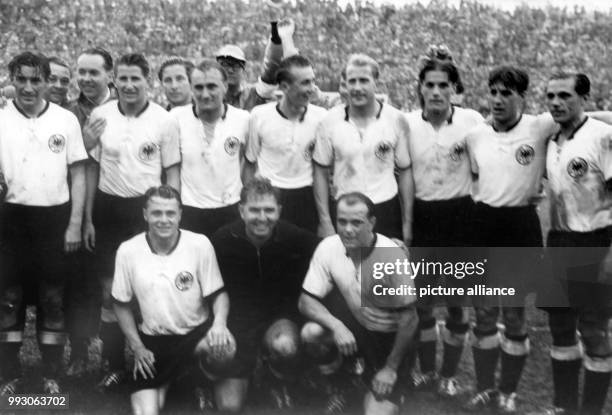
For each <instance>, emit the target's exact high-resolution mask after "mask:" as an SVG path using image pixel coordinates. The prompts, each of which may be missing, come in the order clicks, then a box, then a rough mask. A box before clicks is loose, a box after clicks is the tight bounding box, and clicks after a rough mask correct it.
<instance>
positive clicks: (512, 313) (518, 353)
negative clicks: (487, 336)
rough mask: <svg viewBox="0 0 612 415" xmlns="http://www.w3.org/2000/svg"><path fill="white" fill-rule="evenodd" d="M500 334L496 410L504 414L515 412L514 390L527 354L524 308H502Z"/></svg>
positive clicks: (527, 339) (527, 341) (527, 342)
mask: <svg viewBox="0 0 612 415" xmlns="http://www.w3.org/2000/svg"><path fill="white" fill-rule="evenodd" d="M503 322H504V325H505V327H506V329H505V331H504V332H503V333H502V334H501V375H500V383H499V392H500V395H499V400H498V407H499V408H498V409H500V410H501V411H502V412H505V413H513V412H516V410H517V409H516V390H517V388H518V383H519V381H520V379H521V375H522V373H523V368H524V367H525V362H526V360H527V355H528V354H529V338H528V337H527V327H526V325H525V308H524V307H504V308H503Z"/></svg>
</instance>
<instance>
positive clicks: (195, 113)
mask: <svg viewBox="0 0 612 415" xmlns="http://www.w3.org/2000/svg"><path fill="white" fill-rule="evenodd" d="M227 110H228V104H227V102H225V103H223V114H221V120H223V121H225V117H227ZM191 112H193V116H194V117H196V118H197V119H198V120H199V119H200V117H198V111H197V110H196V104H195V102H194V103H193V104H191Z"/></svg>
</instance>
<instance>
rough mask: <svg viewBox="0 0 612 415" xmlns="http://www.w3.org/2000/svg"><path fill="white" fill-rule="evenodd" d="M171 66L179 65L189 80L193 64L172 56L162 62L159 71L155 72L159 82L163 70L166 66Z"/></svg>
mask: <svg viewBox="0 0 612 415" xmlns="http://www.w3.org/2000/svg"><path fill="white" fill-rule="evenodd" d="M173 65H180V66H182V67H183V68H185V73H186V74H187V78H189V73H190V72H191V71H192V70H193V62H191V61H188V60H186V59H183V58H180V57H178V56H173V57H171V58H168V59H166V60H165V61H163V62H162V64H161V66H160V67H159V71H158V72H157V77H158V78H159V80H160V81H163V79H162V77H163V76H164V70H165V69H166V68H167V67H168V66H173Z"/></svg>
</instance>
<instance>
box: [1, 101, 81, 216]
mask: <svg viewBox="0 0 612 415" xmlns="http://www.w3.org/2000/svg"><path fill="white" fill-rule="evenodd" d="M83 160H87V153H86V151H85V147H84V146H83V138H82V136H81V127H80V125H79V121H78V120H77V118H76V117H75V116H74V114H72V113H71V112H70V111H67V110H65V109H63V108H61V107H59V106H58V105H55V104H53V103H48V104H47V107H46V108H45V109H44V110H43V112H42V113H41V114H40V115H39V116H38V117H36V118H29V117H28V116H27V115H25V113H23V112H22V111H21V110H20V109H19V108H18V107H17V105H16V104H15V102H14V101H11V102H9V103H8V104H7V106H6V107H5V108H4V109H2V110H0V172H2V173H3V174H4V177H5V180H6V184H7V186H8V193H7V195H6V199H5V200H6V202H9V203H15V204H20V205H27V206H57V205H61V204H63V203H66V202H68V200H69V199H70V191H69V186H68V168H69V166H70V165H71V164H74V163H76V162H79V161H83Z"/></svg>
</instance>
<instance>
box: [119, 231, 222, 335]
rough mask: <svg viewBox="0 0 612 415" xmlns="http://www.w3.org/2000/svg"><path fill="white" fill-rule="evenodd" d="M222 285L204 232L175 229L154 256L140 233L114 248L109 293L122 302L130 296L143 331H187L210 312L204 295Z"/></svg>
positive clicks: (168, 332)
mask: <svg viewBox="0 0 612 415" xmlns="http://www.w3.org/2000/svg"><path fill="white" fill-rule="evenodd" d="M222 288H223V280H222V279H221V273H220V271H219V265H218V263H217V257H216V256H215V251H214V249H213V246H212V244H211V243H210V241H209V240H208V239H207V238H206V237H205V236H204V235H200V234H198V233H193V232H189V231H185V230H181V231H180V235H179V240H178V242H177V245H176V247H175V248H174V249H173V250H172V252H170V253H169V254H168V255H158V254H156V253H155V252H153V249H152V248H151V246H150V245H149V241H148V240H147V237H146V233H141V234H138V235H136V236H134V237H133V238H132V239H129V240H128V241H126V242H124V243H122V244H121V245H120V246H119V250H118V251H117V258H116V261H115V276H114V279H113V288H112V295H113V298H115V299H116V300H117V301H119V302H123V303H127V302H130V301H131V300H132V299H133V298H136V301H138V305H139V307H140V312H141V313H142V323H141V324H140V330H141V331H142V332H143V333H144V334H148V335H163V334H187V333H189V332H190V331H191V330H193V329H194V328H196V327H197V326H199V325H200V324H202V323H204V322H205V321H206V320H207V319H208V318H209V316H210V315H211V311H210V304H208V303H207V301H206V297H208V296H209V295H211V294H213V293H215V292H217V291H219V290H221V289H222Z"/></svg>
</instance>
